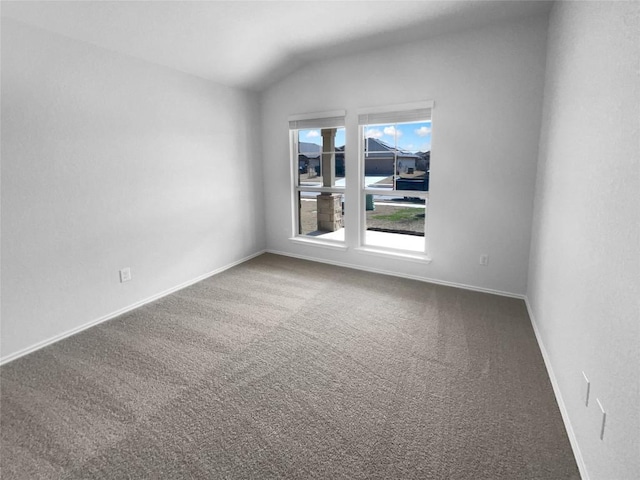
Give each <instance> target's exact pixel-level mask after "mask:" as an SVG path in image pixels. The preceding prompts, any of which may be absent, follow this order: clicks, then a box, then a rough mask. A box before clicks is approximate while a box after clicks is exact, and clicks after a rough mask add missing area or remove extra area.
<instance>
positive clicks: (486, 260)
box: [480, 253, 489, 265]
mask: <svg viewBox="0 0 640 480" xmlns="http://www.w3.org/2000/svg"><path fill="white" fill-rule="evenodd" d="M488 264H489V255H487V254H486V253H483V254H482V255H480V265H488Z"/></svg>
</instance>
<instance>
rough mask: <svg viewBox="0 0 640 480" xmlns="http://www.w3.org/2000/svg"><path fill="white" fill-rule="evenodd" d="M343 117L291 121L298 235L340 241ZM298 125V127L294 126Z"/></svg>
mask: <svg viewBox="0 0 640 480" xmlns="http://www.w3.org/2000/svg"><path fill="white" fill-rule="evenodd" d="M343 125H344V118H340V117H334V118H323V119H316V120H313V119H311V120H304V121H299V122H292V124H291V125H290V129H291V132H292V137H293V143H294V148H295V164H294V166H293V168H294V170H295V174H294V175H295V179H296V181H295V203H296V207H297V208H296V218H295V223H296V225H295V228H296V232H297V235H298V236H306V237H314V238H316V239H319V240H329V241H337V242H344V191H345V129H344V126H343ZM296 127H302V128H296Z"/></svg>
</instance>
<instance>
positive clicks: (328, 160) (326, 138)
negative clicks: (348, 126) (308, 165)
mask: <svg viewBox="0 0 640 480" xmlns="http://www.w3.org/2000/svg"><path fill="white" fill-rule="evenodd" d="M335 150H336V129H335V128H323V129H322V160H321V165H322V167H321V168H322V170H321V171H322V186H323V187H334V186H335V181H336V169H335V156H336V154H335ZM316 198H317V201H318V203H317V211H318V230H320V231H323V232H335V231H336V230H339V229H340V228H342V204H341V202H340V194H336V193H325V192H323V193H321V194H320V195H318V196H317V197H316Z"/></svg>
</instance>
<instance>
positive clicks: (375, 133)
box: [364, 128, 384, 138]
mask: <svg viewBox="0 0 640 480" xmlns="http://www.w3.org/2000/svg"><path fill="white" fill-rule="evenodd" d="M383 135H384V133H382V132H381V131H380V130H378V129H377V128H370V129H369V130H367V131H366V132H365V134H364V136H365V137H367V138H380V137H382V136H383Z"/></svg>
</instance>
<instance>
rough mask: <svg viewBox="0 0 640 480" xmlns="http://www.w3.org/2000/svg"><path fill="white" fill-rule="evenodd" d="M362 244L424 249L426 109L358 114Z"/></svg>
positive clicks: (427, 176) (428, 140)
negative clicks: (360, 144) (360, 161)
mask: <svg viewBox="0 0 640 480" xmlns="http://www.w3.org/2000/svg"><path fill="white" fill-rule="evenodd" d="M360 128H361V141H362V155H361V159H362V162H363V165H362V171H363V174H364V179H363V188H362V195H363V197H364V198H363V202H362V205H363V212H362V214H363V235H362V244H363V245H364V246H370V247H377V248H382V249H388V250H401V251H408V252H418V253H425V251H426V242H425V236H426V220H427V206H428V202H429V180H430V163H431V111H430V109H416V110H412V111H405V112H384V113H381V114H373V115H372V114H366V115H360Z"/></svg>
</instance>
